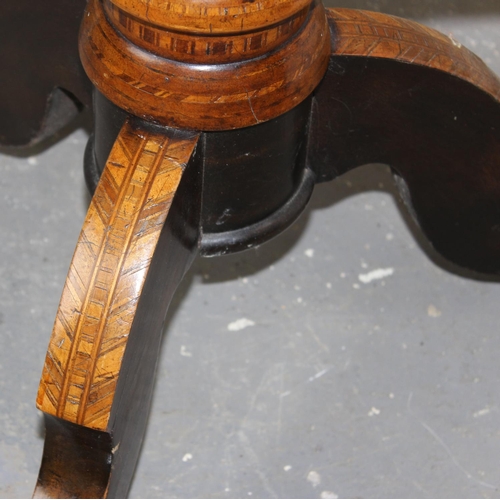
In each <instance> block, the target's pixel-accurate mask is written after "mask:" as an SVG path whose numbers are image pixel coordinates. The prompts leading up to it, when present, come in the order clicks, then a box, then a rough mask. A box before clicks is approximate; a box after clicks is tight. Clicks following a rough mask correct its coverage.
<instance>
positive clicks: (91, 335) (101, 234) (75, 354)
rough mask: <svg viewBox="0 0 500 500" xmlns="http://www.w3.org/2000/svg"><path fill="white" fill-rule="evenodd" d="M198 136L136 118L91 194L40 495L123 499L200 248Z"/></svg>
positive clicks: (49, 412) (53, 368)
mask: <svg viewBox="0 0 500 500" xmlns="http://www.w3.org/2000/svg"><path fill="white" fill-rule="evenodd" d="M198 138H199V134H197V133H194V132H181V131H175V130H172V131H167V130H166V129H158V128H155V127H152V126H150V125H148V124H144V123H139V122H137V121H134V120H129V121H127V122H126V123H125V125H124V126H123V128H122V130H121V132H120V134H119V136H118V139H117V140H116V142H115V145H114V147H113V149H112V151H111V154H110V156H109V159H108V161H107V164H106V167H105V170H104V172H103V174H102V176H101V180H100V182H99V185H98V187H97V189H96V192H95V194H94V197H93V199H92V202H91V205H90V208H89V211H88V214H87V217H86V219H85V222H84V225H83V229H82V231H81V234H80V238H79V241H78V243H77V247H76V250H75V254H74V257H73V261H72V263H71V266H70V270H69V273H68V277H67V279H66V284H65V286H64V290H63V294H62V298H61V302H60V305H59V310H58V312H57V316H56V320H55V325H54V330H53V332H52V337H51V340H50V344H49V349H48V352H47V358H46V361H45V366H44V370H43V374H42V381H41V384H40V389H39V393H38V399H37V405H38V407H39V408H40V409H41V410H42V411H43V412H45V414H46V417H45V420H46V424H47V427H46V429H47V430H46V442H45V448H44V454H43V461H42V465H41V470H40V475H39V479H38V483H37V487H36V490H35V497H51V498H61V497H62V498H64V497H77V498H81V497H85V498H92V497H96V498H101V497H123V496H125V495H126V493H127V491H128V487H129V484H130V481H131V478H132V475H133V471H134V467H135V463H136V460H137V457H138V453H139V449H140V445H141V442H142V437H143V433H144V428H145V424H146V419H147V414H148V408H149V401H150V398H151V392H152V380H153V376H154V373H155V367H156V359H157V355H158V350H159V344H160V339H161V332H162V325H163V321H164V318H165V315H166V311H167V308H168V304H169V302H170V300H171V299H172V296H173V293H174V291H175V289H176V288H177V285H178V284H179V282H180V280H181V279H182V277H183V275H184V273H185V271H186V270H187V269H188V268H189V266H190V264H191V262H192V260H193V258H194V256H195V255H196V252H197V243H198V227H199V214H200V199H201V198H200V183H199V172H200V170H199V168H198V165H197V161H196V155H195V154H194V152H195V148H196V145H197V142H198Z"/></svg>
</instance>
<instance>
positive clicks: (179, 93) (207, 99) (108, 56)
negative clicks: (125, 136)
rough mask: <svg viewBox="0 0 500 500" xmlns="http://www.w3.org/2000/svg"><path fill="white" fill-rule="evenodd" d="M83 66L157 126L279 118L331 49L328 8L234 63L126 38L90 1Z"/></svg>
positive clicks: (227, 125) (307, 90) (227, 126)
mask: <svg viewBox="0 0 500 500" xmlns="http://www.w3.org/2000/svg"><path fill="white" fill-rule="evenodd" d="M80 53H81V57H82V62H83V65H84V68H85V70H86V72H87V74H88V76H89V77H90V79H91V80H92V82H93V83H94V84H95V85H96V87H97V88H98V89H99V91H100V92H102V93H103V94H104V95H105V96H106V97H107V98H108V99H109V100H110V101H112V102H113V103H114V104H116V105H117V106H118V107H120V108H122V109H124V110H126V111H127V112H129V113H131V114H133V115H135V116H138V117H140V118H143V119H145V120H148V121H153V122H155V123H159V124H161V125H166V126H171V127H179V128H187V129H194V130H207V131H208V130H231V129H237V128H243V127H248V126H251V125H255V124H258V123H261V122H264V121H268V120H271V119H273V118H276V117H278V116H280V115H282V114H283V113H285V112H286V111H288V110H290V109H292V108H293V107H295V106H297V105H298V104H299V103H301V102H302V101H303V100H305V99H306V98H307V97H308V96H309V95H310V94H311V92H312V91H313V90H314V89H315V88H316V86H317V85H318V83H319V82H320V81H321V79H322V78H323V76H324V74H325V72H326V69H327V67H328V59H329V56H330V40H329V29H328V24H327V19H326V15H325V11H324V9H323V7H322V6H321V5H320V4H317V5H313V7H312V9H311V12H310V15H309V17H308V21H307V22H306V23H305V26H304V27H303V28H302V29H301V30H300V31H299V32H298V33H297V34H296V36H294V37H292V39H290V40H288V41H287V42H286V43H284V44H283V45H281V46H280V48H279V49H276V50H274V51H272V52H271V53H270V54H269V55H268V56H265V57H260V58H256V59H250V60H247V61H243V62H240V63H232V64H220V65H217V64H214V65H208V64H203V65H201V64H197V65H194V64H183V63H179V62H177V61H173V60H170V59H166V58H160V57H158V56H156V55H153V54H151V53H150V52H148V51H146V50H142V49H141V48H139V47H137V46H136V45H134V44H132V43H130V42H128V41H127V40H125V39H124V38H123V36H121V35H120V34H119V33H117V31H116V30H115V29H114V28H113V26H112V25H111V24H110V23H109V21H108V20H107V17H106V15H105V13H104V11H103V6H102V4H101V2H100V1H99V0H90V1H89V4H88V8H87V13H86V15H85V16H84V21H83V26H82V30H81V36H80Z"/></svg>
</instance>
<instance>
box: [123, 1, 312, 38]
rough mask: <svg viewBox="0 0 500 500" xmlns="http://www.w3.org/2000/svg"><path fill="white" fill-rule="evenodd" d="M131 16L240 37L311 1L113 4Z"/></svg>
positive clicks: (173, 27)
mask: <svg viewBox="0 0 500 500" xmlns="http://www.w3.org/2000/svg"><path fill="white" fill-rule="evenodd" d="M113 3H114V4H115V5H116V6H118V7H119V8H120V9H122V10H124V11H125V12H127V13H129V14H131V15H132V16H134V17H136V18H138V19H141V20H143V21H147V22H148V23H150V24H155V25H157V26H161V27H163V28H168V29H171V30H176V31H188V32H191V33H197V34H202V33H204V34H216V33H226V34H227V33H238V32H242V31H254V30H256V29H260V28H262V27H263V26H270V25H272V24H279V23H280V22H282V21H283V20H284V19H287V18H289V17H292V16H293V15H295V14H296V13H297V12H299V11H300V10H302V9H303V8H305V7H307V6H308V5H309V4H310V3H311V2H310V0H210V2H207V1H206V0H113Z"/></svg>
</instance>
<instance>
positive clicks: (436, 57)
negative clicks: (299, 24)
mask: <svg viewBox="0 0 500 500" xmlns="http://www.w3.org/2000/svg"><path fill="white" fill-rule="evenodd" d="M327 12H328V17H329V20H330V23H331V24H332V25H333V27H334V36H333V38H332V45H333V49H332V54H333V55H339V56H342V55H344V56H362V57H379V58H383V59H394V60H397V61H401V62H406V63H410V64H417V65H420V66H428V67H430V68H435V69H438V70H442V71H445V72H447V73H450V74H452V75H454V76H457V77H459V78H462V79H464V80H466V81H468V82H470V83H472V84H474V85H476V86H478V87H480V88H482V89H483V90H484V91H486V92H488V93H489V94H491V95H492V96H493V97H494V98H495V99H497V100H500V92H499V90H498V89H499V88H500V81H499V79H498V77H497V76H496V75H495V74H494V73H493V72H492V71H491V70H490V69H488V67H487V66H486V65H485V64H484V63H483V61H482V60H481V59H480V58H479V57H477V56H476V55H475V54H473V53H472V52H470V51H469V50H468V49H466V48H465V47H463V46H462V45H461V44H460V43H458V42H456V41H455V40H453V39H452V38H450V37H447V36H445V35H443V34H441V33H439V32H438V31H436V30H433V29H431V28H428V27H426V26H422V25H421V24H417V23H415V22H412V21H408V20H406V19H402V18H399V17H395V16H389V15H386V14H380V13H377V12H366V11H362V10H351V9H328V10H327Z"/></svg>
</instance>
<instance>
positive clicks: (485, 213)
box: [308, 9, 500, 273]
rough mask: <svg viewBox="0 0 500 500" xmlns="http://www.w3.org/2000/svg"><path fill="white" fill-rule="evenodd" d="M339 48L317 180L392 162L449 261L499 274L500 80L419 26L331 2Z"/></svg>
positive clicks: (321, 94)
mask: <svg viewBox="0 0 500 500" xmlns="http://www.w3.org/2000/svg"><path fill="white" fill-rule="evenodd" d="M328 19H329V23H330V28H331V32H332V54H331V57H330V64H329V68H328V72H327V74H326V77H325V79H324V80H323V82H322V83H321V85H320V87H319V89H318V90H317V91H316V93H315V97H314V101H313V108H314V109H313V115H312V123H311V134H310V142H309V156H308V162H309V165H310V166H311V168H313V170H314V171H315V172H316V174H317V180H318V181H320V182H321V181H327V180H330V179H332V178H334V177H337V176H339V175H342V174H343V173H344V172H347V171H348V170H350V169H352V168H355V167H358V166H360V165H364V164H366V163H374V162H379V163H387V164H389V165H390V166H391V167H392V169H393V171H394V173H395V174H396V179H397V182H398V185H399V187H400V192H401V195H402V197H403V199H404V201H405V203H406V204H407V206H408V207H409V209H410V211H411V213H412V215H413V216H414V218H415V219H416V221H417V222H418V224H419V225H420V227H421V229H422V230H423V232H424V234H425V235H426V236H427V238H428V239H429V240H430V241H431V243H432V244H433V246H434V247H435V248H436V250H437V251H438V252H440V253H441V254H442V255H443V256H444V257H445V258H446V259H448V260H450V261H452V262H454V263H456V264H458V265H460V266H463V267H468V268H471V269H474V270H477V271H480V272H486V273H498V272H500V80H499V79H498V77H497V76H496V75H495V74H493V73H492V72H491V71H490V70H489V69H488V68H487V66H486V65H485V64H484V63H483V62H482V61H481V60H480V59H479V58H478V57H477V56H475V55H474V54H472V53H471V52H470V51H468V50H467V49H466V48H465V47H463V46H461V45H460V44H458V43H457V42H455V41H454V40H452V39H450V38H449V37H447V36H445V35H443V34H441V33H438V32H437V31H435V30H432V29H430V28H427V27H425V26H422V25H420V24H417V23H414V22H411V21H407V20H404V19H400V18H397V17H392V16H388V15H383V14H379V13H374V12H364V11H356V10H349V9H331V10H329V11H328Z"/></svg>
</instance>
